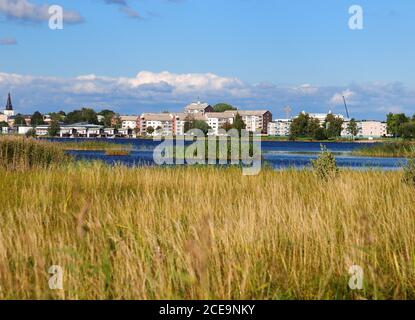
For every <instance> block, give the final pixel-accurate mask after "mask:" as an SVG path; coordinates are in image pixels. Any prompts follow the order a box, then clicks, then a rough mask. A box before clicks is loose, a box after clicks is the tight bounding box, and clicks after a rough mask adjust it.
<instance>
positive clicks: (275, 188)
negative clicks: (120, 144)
mask: <svg viewBox="0 0 415 320" xmlns="http://www.w3.org/2000/svg"><path fill="white" fill-rule="evenodd" d="M0 176H1V179H0V190H2V192H1V193H0V203H1V205H0V225H1V229H0V299H29V298H30V299H361V298H367V299H398V298H402V299H406V298H412V299H414V298H415V233H414V230H415V206H414V205H413V204H414V203H415V190H414V188H413V187H411V186H409V185H405V184H403V183H402V181H401V180H402V173H401V172H378V171H367V172H354V171H341V172H340V174H339V176H338V177H337V178H335V180H329V181H323V180H321V179H319V178H317V177H316V176H315V175H314V174H313V173H312V172H310V171H306V170H304V171H295V170H293V171H280V172H277V171H272V170H270V169H265V170H263V171H262V172H261V174H260V175H258V176H252V177H246V176H242V174H241V171H240V170H239V169H238V168H227V169H220V168H190V167H187V168H175V169H163V168H135V169H134V168H125V167H108V166H105V165H102V164H99V163H93V164H85V163H77V164H68V165H65V166H62V167H55V168H52V169H51V168H49V169H48V168H32V169H28V170H25V171H11V170H7V169H4V168H3V169H0ZM51 265H60V266H62V268H63V270H64V277H63V288H64V290H50V289H49V287H48V279H49V277H50V275H49V274H48V268H49V267H50V266H51ZM352 265H359V266H361V267H362V268H363V270H364V289H363V290H361V291H352V290H350V289H349V287H348V280H349V277H350V275H349V274H348V269H349V267H350V266H352Z"/></svg>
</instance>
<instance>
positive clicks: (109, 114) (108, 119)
mask: <svg viewBox="0 0 415 320" xmlns="http://www.w3.org/2000/svg"><path fill="white" fill-rule="evenodd" d="M99 115H100V116H103V117H104V120H103V121H102V122H101V124H102V125H104V126H105V127H111V126H112V119H113V118H114V117H115V112H114V111H112V110H108V109H105V110H102V111H101V112H100V113H99Z"/></svg>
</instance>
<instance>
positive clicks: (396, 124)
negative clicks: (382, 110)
mask: <svg viewBox="0 0 415 320" xmlns="http://www.w3.org/2000/svg"><path fill="white" fill-rule="evenodd" d="M386 122H387V126H388V133H389V134H391V135H393V136H394V137H395V138H404V139H415V114H414V115H413V116H412V118H411V117H408V116H406V114H405V113H389V114H388V115H387V119H386Z"/></svg>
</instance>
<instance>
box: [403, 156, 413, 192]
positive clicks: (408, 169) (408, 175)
mask: <svg viewBox="0 0 415 320" xmlns="http://www.w3.org/2000/svg"><path fill="white" fill-rule="evenodd" d="M403 181H404V182H405V183H407V184H409V185H412V186H415V160H414V159H409V160H408V163H407V165H406V166H405V167H404V168H403Z"/></svg>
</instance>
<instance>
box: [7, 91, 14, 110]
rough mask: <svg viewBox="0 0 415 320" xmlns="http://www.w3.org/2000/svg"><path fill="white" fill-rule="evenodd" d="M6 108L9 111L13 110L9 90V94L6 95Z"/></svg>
mask: <svg viewBox="0 0 415 320" xmlns="http://www.w3.org/2000/svg"><path fill="white" fill-rule="evenodd" d="M6 110H9V111H12V110H13V105H12V99H11V98H10V92H9V96H8V97H7V104H6Z"/></svg>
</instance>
